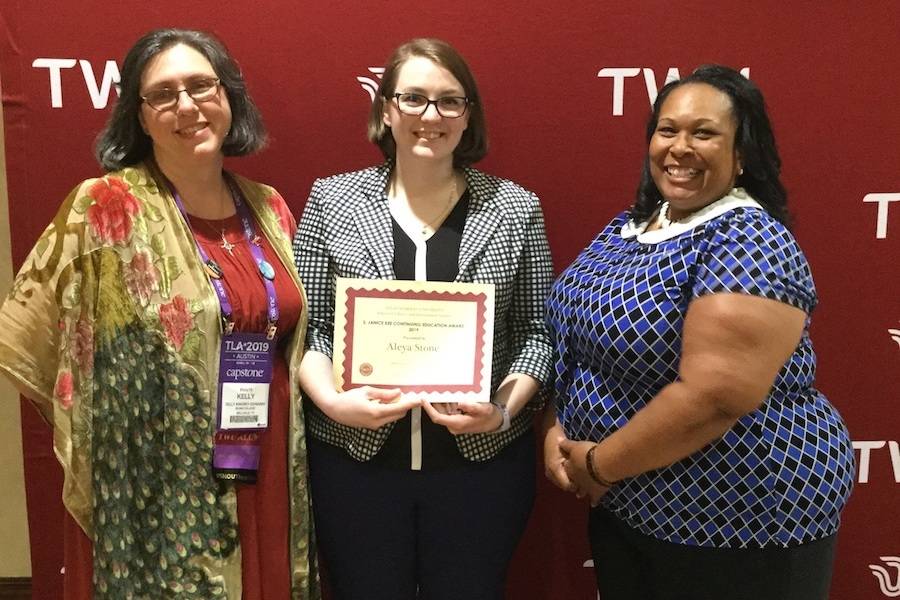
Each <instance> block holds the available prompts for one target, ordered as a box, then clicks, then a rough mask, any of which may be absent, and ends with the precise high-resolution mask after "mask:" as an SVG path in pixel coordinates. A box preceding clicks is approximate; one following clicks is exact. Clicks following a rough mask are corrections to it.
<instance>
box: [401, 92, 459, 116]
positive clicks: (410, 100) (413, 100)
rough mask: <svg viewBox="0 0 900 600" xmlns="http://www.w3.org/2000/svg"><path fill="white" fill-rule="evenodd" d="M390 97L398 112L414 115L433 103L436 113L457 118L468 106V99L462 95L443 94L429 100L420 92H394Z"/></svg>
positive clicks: (421, 113)
mask: <svg viewBox="0 0 900 600" xmlns="http://www.w3.org/2000/svg"><path fill="white" fill-rule="evenodd" d="M392 97H393V98H394V100H395V101H396V102H397V108H398V109H399V110H400V112H402V113H403V114H404V115H413V116H416V117H418V116H421V115H424V114H425V111H426V110H428V106H429V105H431V104H434V108H435V109H436V110H437V112H438V114H439V115H441V116H442V117H444V118H445V119H458V118H459V117H461V116H463V115H464V114H466V109H468V108H469V99H468V98H466V97H464V96H443V97H441V98H437V99H436V100H431V99H429V98H428V96H423V95H422V94H414V93H411V92H404V93H397V94H394V95H393V96H392Z"/></svg>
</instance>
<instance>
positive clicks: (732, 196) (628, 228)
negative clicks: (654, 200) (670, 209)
mask: <svg viewBox="0 0 900 600" xmlns="http://www.w3.org/2000/svg"><path fill="white" fill-rule="evenodd" d="M736 208H756V209H759V210H763V207H762V205H760V203H759V202H757V201H756V200H755V199H754V198H753V197H752V196H750V194H748V193H747V192H746V190H744V188H734V189H732V190H731V191H730V192H729V193H728V194H726V195H725V196H723V197H721V198H719V199H718V200H716V201H715V202H712V203H710V204H707V205H706V206H705V207H703V208H701V209H700V210H698V211H697V212H695V213H692V214H691V215H688V216H687V217H686V218H684V219H683V220H680V221H673V222H672V223H671V224H670V225H669V226H668V227H666V228H664V229H654V230H653V231H647V227H648V226H649V225H650V224H651V223H652V222H653V221H654V219H655V218H656V215H657V212H658V211H657V212H654V213H653V215H652V216H651V217H650V218H649V219H647V220H646V221H643V222H641V223H635V222H634V220H633V219H630V220H629V221H628V222H627V223H625V224H624V225H622V229H621V231H620V235H621V236H622V238H623V239H630V238H636V239H637V241H638V242H640V243H642V244H655V243H658V242H662V241H665V240H669V239H672V238H674V237H678V236H679V235H681V234H683V233H685V232H687V231H690V230H692V229H694V228H695V227H697V226H698V225H701V224H703V223H706V222H707V221H711V220H712V219H715V218H716V217H719V216H721V215H723V214H725V213H727V212H728V211H731V210H734V209H736Z"/></svg>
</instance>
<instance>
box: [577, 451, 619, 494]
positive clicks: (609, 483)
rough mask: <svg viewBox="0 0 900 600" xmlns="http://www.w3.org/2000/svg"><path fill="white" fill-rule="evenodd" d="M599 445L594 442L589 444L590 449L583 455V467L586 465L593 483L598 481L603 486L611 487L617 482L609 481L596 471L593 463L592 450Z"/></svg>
mask: <svg viewBox="0 0 900 600" xmlns="http://www.w3.org/2000/svg"><path fill="white" fill-rule="evenodd" d="M599 445H600V444H594V445H593V446H591V449H590V450H588V451H587V454H585V455H584V462H585V467H587V472H588V475H590V476H591V479H593V480H594V482H595V483H599V484H600V485H602V486H603V487H607V488H611V487H613V486H614V485H616V484H617V483H619V482H618V481H610V480H608V479H606V478H605V477H603V476H602V475H600V473H599V472H598V471H597V466H596V465H595V464H594V450H596V449H597V446H599Z"/></svg>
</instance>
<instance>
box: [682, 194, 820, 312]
mask: <svg viewBox="0 0 900 600" xmlns="http://www.w3.org/2000/svg"><path fill="white" fill-rule="evenodd" d="M706 233H707V237H706V241H705V243H704V244H703V247H702V249H701V252H700V255H699V256H698V262H697V271H696V278H695V281H694V284H693V288H692V290H691V292H692V297H694V298H697V297H700V296H704V295H706V294H718V293H729V292H731V293H740V294H748V295H751V296H760V297H763V298H770V299H772V300H777V301H779V302H784V303H785V304H789V305H791V306H794V307H796V308H799V309H801V310H803V311H805V312H806V313H810V312H812V309H813V308H814V307H815V305H816V303H817V298H816V290H815V285H814V284H813V279H812V273H811V272H810V269H809V263H808V262H807V260H806V256H804V254H803V251H802V250H800V246H799V245H798V244H797V240H796V239H794V236H793V235H792V234H791V232H790V231H788V230H787V228H786V227H785V226H784V225H783V224H781V223H779V222H778V221H776V220H775V219H773V218H772V217H771V216H769V215H768V214H767V213H765V212H762V211H759V210H738V211H735V212H732V213H727V214H726V215H724V216H723V217H721V218H720V219H716V220H714V221H711V222H710V223H709V225H708V226H707V229H706Z"/></svg>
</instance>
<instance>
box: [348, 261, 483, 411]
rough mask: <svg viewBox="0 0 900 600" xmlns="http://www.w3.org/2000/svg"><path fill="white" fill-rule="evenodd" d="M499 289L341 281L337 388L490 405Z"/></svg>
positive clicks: (430, 282) (418, 282) (412, 283)
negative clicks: (379, 390) (372, 388)
mask: <svg viewBox="0 0 900 600" xmlns="http://www.w3.org/2000/svg"><path fill="white" fill-rule="evenodd" d="M493 342H494V286H493V285H491V284H474V283H447V282H440V281H392V280H385V279H345V278H341V277H339V278H338V279H337V287H336V290H335V307H334V360H333V364H334V376H335V383H336V384H337V387H338V389H341V390H345V391H346V390H349V389H352V388H357V387H361V386H364V385H371V386H376V387H386V388H400V390H401V391H402V392H403V393H404V394H415V395H416V396H419V397H421V398H423V399H425V400H427V401H429V402H459V401H474V402H488V401H489V400H490V394H491V359H492V357H493Z"/></svg>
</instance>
